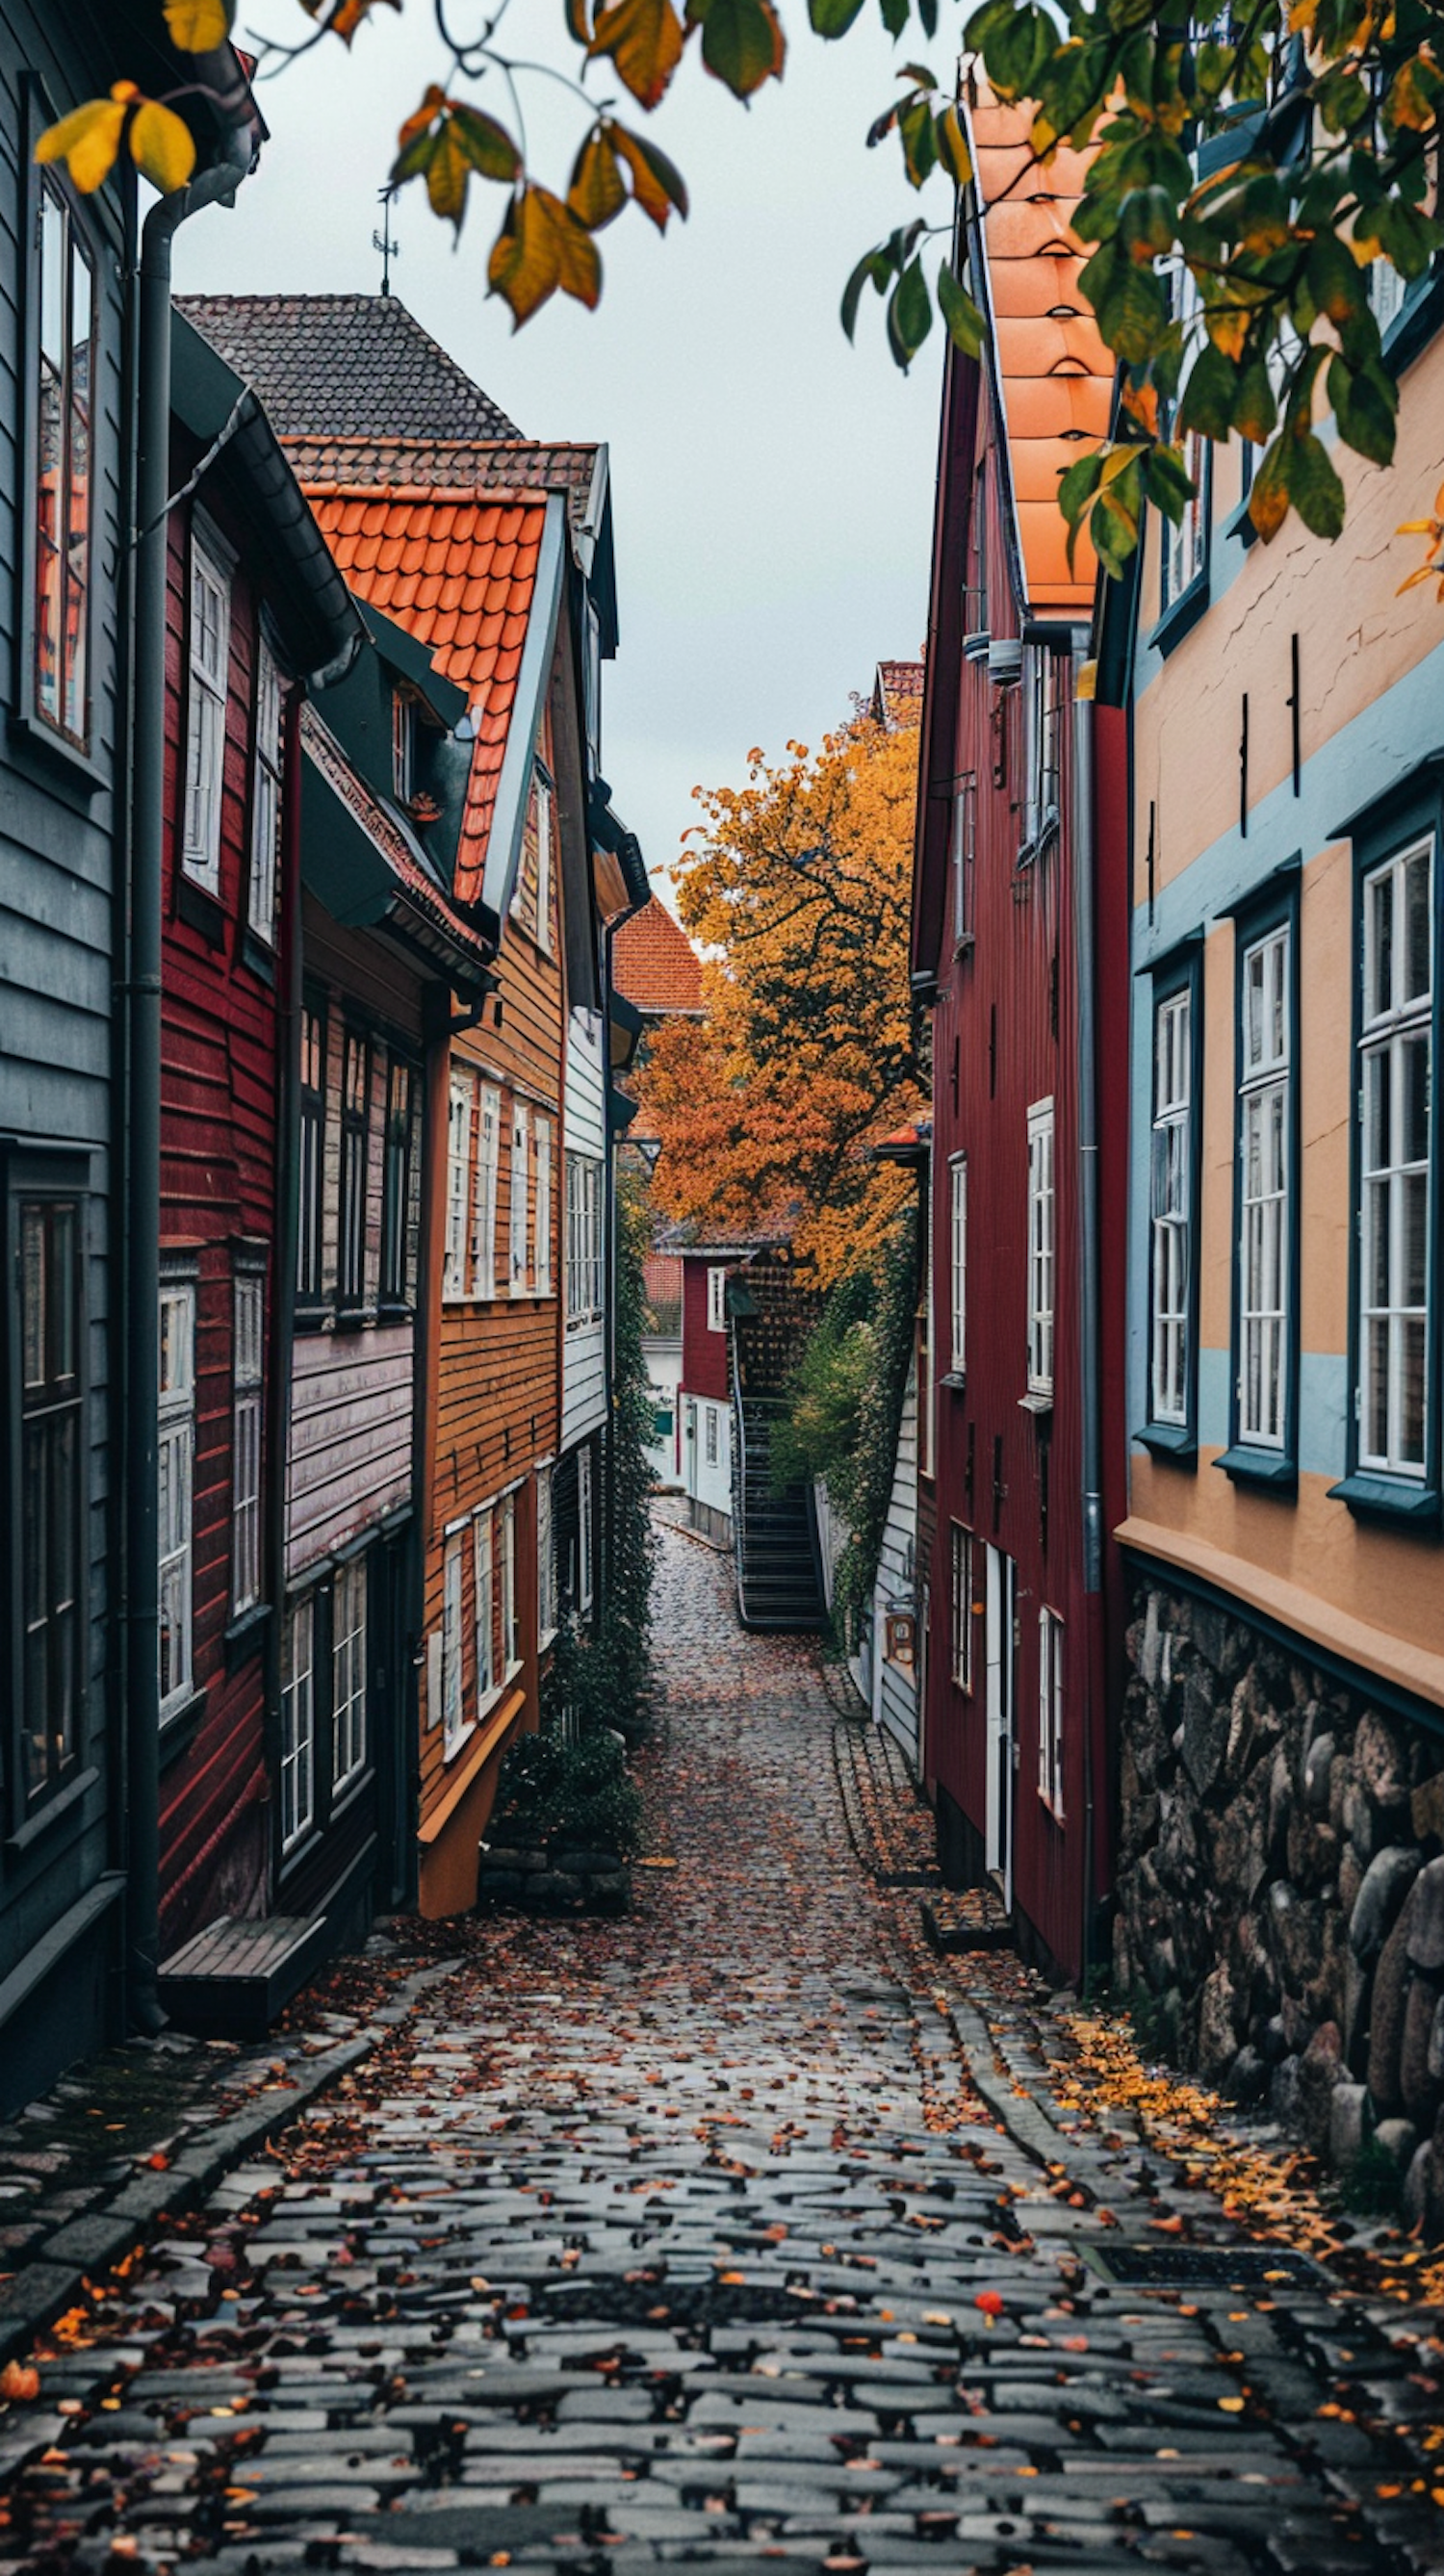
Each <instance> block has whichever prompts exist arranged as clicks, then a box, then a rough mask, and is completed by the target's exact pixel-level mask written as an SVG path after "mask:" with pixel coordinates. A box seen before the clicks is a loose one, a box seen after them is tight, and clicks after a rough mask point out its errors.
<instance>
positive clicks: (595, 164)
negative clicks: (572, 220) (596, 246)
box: [567, 127, 627, 233]
mask: <svg viewBox="0 0 1444 2576" xmlns="http://www.w3.org/2000/svg"><path fill="white" fill-rule="evenodd" d="M626 202H627V191H626V187H625V185H624V183H623V179H622V173H621V170H620V168H619V167H618V163H617V147H616V144H615V142H614V141H613V139H612V135H611V132H610V129H609V128H606V127H600V128H598V130H597V131H596V132H595V133H593V134H589V135H588V136H587V139H586V141H585V143H584V144H583V145H582V148H581V150H580V152H579V153H578V154H577V159H576V167H575V168H574V170H573V171H572V182H571V186H570V187H569V188H568V190H567V204H568V205H569V206H570V208H571V210H572V213H573V214H574V215H575V217H576V219H577V222H578V223H579V224H585V225H586V228H587V230H588V232H593V233H599V232H600V231H601V229H602V227H603V225H604V224H609V223H610V222H611V221H612V219H613V217H614V216H616V215H619V214H620V213H621V211H622V208H623V207H624V206H625V204H626Z"/></svg>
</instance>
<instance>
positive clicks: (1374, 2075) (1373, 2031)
mask: <svg viewBox="0 0 1444 2576" xmlns="http://www.w3.org/2000/svg"><path fill="white" fill-rule="evenodd" d="M1413 1905H1414V1891H1413V1888H1412V1887H1411V1888H1410V1890H1409V1893H1408V1895H1407V1896H1406V1897H1405V1899H1404V1906H1403V1911H1402V1912H1401V1914H1400V1916H1399V1919H1398V1922H1397V1923H1396V1924H1395V1926H1394V1929H1393V1931H1392V1932H1391V1933H1390V1935H1389V1937H1388V1940H1387V1941H1386V1942H1385V1944H1384V1947H1383V1950H1382V1951H1381V1953H1380V1956H1379V1965H1378V1968H1377V1969H1376V1971H1375V1974H1374V2002H1373V2010H1372V2012H1371V2013H1370V2016H1369V2091H1370V2092H1371V2093H1372V2094H1373V2097H1374V2107H1375V2109H1376V2111H1378V2112H1379V2113H1380V2114H1381V2115H1382V2116H1383V2117H1384V2118H1386V2119H1387V2118H1389V2117H1391V2116H1392V2115H1393V2114H1394V2113H1395V2112H1397V2111H1400V2110H1402V2108H1403V2102H1404V2096H1403V2091H1402V2088H1401V2084H1400V2074H1401V2070H1402V2062H1403V2053H1404V2014H1405V2010H1406V2008H1407V2004H1408V1993H1409V1953H1408V1946H1407V1945H1408V1939H1409V1921H1410V1916H1411V1913H1412V1911H1413Z"/></svg>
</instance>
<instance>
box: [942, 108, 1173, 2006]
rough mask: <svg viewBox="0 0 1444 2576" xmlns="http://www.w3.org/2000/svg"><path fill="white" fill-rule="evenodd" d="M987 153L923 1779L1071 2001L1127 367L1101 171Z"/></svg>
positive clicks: (1095, 1397)
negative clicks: (1096, 620)
mask: <svg viewBox="0 0 1444 2576" xmlns="http://www.w3.org/2000/svg"><path fill="white" fill-rule="evenodd" d="M972 127H973V146H974V173H975V176H974V180H973V182H972V184H971V185H970V186H969V188H968V189H967V190H966V191H964V194H963V198H962V201H961V205H960V212H959V236H958V253H959V256H960V257H962V258H965V259H966V262H967V266H968V271H969V275H970V277H971V279H972V282H973V291H974V293H975V295H977V297H978V299H979V301H980V302H981V304H982V305H983V307H984V309H985V311H986V312H987V314H988V317H989V320H990V323H991V334H990V341H989V346H988V350H987V352H986V354H985V356H984V357H983V358H982V359H980V360H973V359H969V358H966V357H964V356H963V355H962V353H961V352H960V351H959V350H957V349H956V348H953V349H950V350H949V353H948V357H947V361H946V367H945V375H944V392H943V418H942V434H941V453H940V462H939V478H938V505H937V515H936V521H935V530H934V555H933V573H932V596H931V602H930V608H929V623H928V639H927V653H926V665H927V676H926V688H925V697H924V708H923V724H922V737H921V754H920V762H921V766H920V777H919V797H918V833H917V852H916V870H915V881H914V897H913V928H912V939H913V951H912V972H913V980H914V988H915V990H916V992H917V993H918V995H919V997H920V999H921V1000H922V1001H923V1002H924V1003H925V1004H926V1005H927V1006H928V1007H929V1008H930V1010H931V1015H932V1018H931V1026H932V1068H933V1073H932V1079H933V1102H932V1116H933V1133H932V1218H931V1228H930V1234H931V1275H932V1361H931V1365H930V1368H929V1370H928V1378H929V1383H928V1384H927V1385H926V1386H925V1388H924V1390H923V1406H922V1416H923V1418H922V1423H921V1426H920V1427H921V1434H922V1438H921V1448H922V1461H921V1464H922V1469H923V1474H922V1480H921V1482H922V1494H923V1497H924V1498H925V1504H926V1510H925V1521H931V1523H932V1546H931V1561H930V1564H929V1566H928V1568H927V1590H928V1603H929V1635H928V1641H927V1654H926V1710H925V1721H924V1753H923V1761H924V1768H925V1771H926V1774H927V1776H928V1778H929V1781H930V1782H931V1784H932V1785H933V1790H934V1795H935V1799H936V1806H937V1815H938V1836H939V1845H940V1850H941V1853H942V1857H943V1861H944V1865H945V1868H946V1869H947V1870H948V1873H949V1875H950V1876H951V1877H952V1878H953V1879H954V1880H955V1882H956V1883H959V1884H968V1883H978V1884H982V1883H985V1882H987V1881H988V1880H989V1878H991V1879H992V1881H993V1882H994V1883H995V1884H996V1886H997V1887H998V1889H999V1891H1000V1893H1001V1895H1002V1897H1003V1899H1004V1901H1005V1903H1006V1904H1007V1905H1008V1906H1009V1907H1010V1908H1011V1910H1012V1913H1013V1916H1014V1919H1015V1921H1016V1924H1017V1929H1018V1936H1019V1940H1020V1943H1021V1944H1022V1946H1023V1947H1024V1948H1025V1950H1028V1951H1030V1952H1031V1953H1033V1954H1034V1955H1036V1956H1038V1957H1040V1958H1041V1959H1042V1960H1043V1961H1045V1962H1046V1963H1049V1964H1051V1965H1052V1966H1053V1967H1055V1968H1061V1969H1063V1970H1065V1971H1066V1972H1067V1973H1069V1974H1071V1975H1076V1974H1078V1973H1079V1972H1080V1971H1081V1970H1082V1969H1083V1967H1084V1966H1085V1964H1086V1962H1087V1960H1088V1959H1089V1957H1090V1956H1092V1955H1095V1953H1094V1949H1093V1944H1094V1941H1095V1930H1094V1923H1095V1917H1096V1914H1097V1909H1098V1907H1099V1904H1100V1901H1101V1900H1102V1898H1103V1897H1104V1895H1105V1893H1106V1891H1107V1885H1108V1868H1109V1854H1108V1841H1107V1835H1106V1831H1105V1826H1106V1821H1107V1817H1108V1811H1109V1797H1108V1784H1109V1770H1108V1741H1107V1727H1106V1707H1107V1695H1106V1679H1107V1669H1108V1665H1107V1656H1108V1649H1109V1637H1108V1633H1107V1627H1106V1614H1107V1610H1108V1606H1109V1604H1108V1594H1107V1591H1106V1589H1105V1572H1106V1561H1105V1544H1104V1537H1103V1530H1104V1524H1105V1521H1106V1519H1107V1517H1108V1506H1107V1504H1106V1501H1105V1497H1104V1485H1105V1480H1106V1475H1107V1472H1108V1443H1109V1441H1110V1439H1111V1440H1113V1442H1114V1444H1115V1449H1116V1442H1117V1430H1116V1423H1115V1419H1114V1412H1113V1408H1112V1407H1111V1406H1110V1402H1109V1395H1110V1386H1111V1381H1110V1378H1109V1374H1108V1359H1109V1340H1108V1333H1107V1331H1106V1330H1105V1328H1104V1326H1103V1324H1102V1323H1101V1322H1100V1292H1099V1245H1100V1238H1101V1239H1102V1241H1103V1242H1104V1243H1105V1244H1113V1243H1116V1242H1117V1240H1118V1239H1119V1236H1120V1234H1121V1226H1122V1198H1121V1186H1122V1171H1121V1159H1115V1156H1114V1154H1113V1152H1112V1151H1111V1150H1110V1148H1111V1146H1112V1144H1113V1141H1114V1140H1115V1139H1116V1137H1117V1136H1118V1134H1119V1132H1120V1126H1121V1119H1122V1114H1123V1108H1124V1104H1123V1100H1122V1098H1121V1093H1120V1088H1119V1086H1120V1065H1119V1055H1120V1051H1119V1049H1118V1048H1117V1047H1116V1046H1113V1047H1112V1048H1109V1047H1106V1046H1103V1045H1101V1044H1100V1043H1099V1026H1100V1012H1101V1011H1103V1010H1104V1008H1105V1007H1106V1006H1107V1005H1109V1004H1111V1005H1112V1006H1114V1007H1115V1008H1116V1006H1117V1003H1118V999H1119V993H1118V989H1117V988H1118V980H1119V976H1120V974H1121V973H1122V969H1121V965H1120V960H1121V959H1122V956H1123V953H1124V952H1123V948H1122V922H1121V914H1120V911H1119V905H1120V902H1121V890H1120V886H1119V884H1118V882H1117V860H1116V854H1115V844H1114V843H1113V842H1111V841H1110V842H1108V843H1107V844H1106V845H1105V844H1103V843H1102V842H1101V841H1100V837H1099V834H1098V832H1097V829H1096V813H1095V795H1094V784H1093V767H1094V763H1093V749H1092V739H1093V719H1092V712H1091V708H1090V706H1089V703H1088V664H1089V652H1090V643H1089V624H1090V619H1091V613H1092V602H1093V567H1092V565H1091V563H1085V561H1084V560H1083V558H1082V556H1081V555H1080V558H1079V562H1078V568H1077V570H1076V572H1070V569H1069V566H1068V563H1067V559H1066V554H1065V549H1064V537H1065V530H1064V527H1063V523H1062V520H1061V517H1060V516H1059V513H1058V509H1057V502H1056V483H1057V476H1058V473H1059V472H1060V470H1061V469H1062V468H1063V467H1064V466H1066V465H1067V464H1068V463H1069V462H1070V460H1071V459H1072V458H1073V457H1074V456H1075V455H1076V454H1077V453H1078V446H1079V442H1082V441H1086V440H1087V439H1089V438H1092V437H1096V436H1098V435H1099V434H1101V433H1102V432H1103V430H1104V429H1105V428H1106V425H1107V417H1108V406H1109V400H1110V389H1111V384H1112V367H1111V364H1110V363H1109V362H1108V360H1107V358H1106V355H1105V352H1104V350H1103V347H1102V344H1101V342H1100V340H1099V337H1098V334H1097V330H1096V328H1095V326H1094V324H1093V321H1092V319H1091V317H1090V316H1089V315H1088V314H1087V313H1086V311H1085V310H1084V308H1083V305H1082V299H1081V296H1080V294H1079V290H1078V272H1079V267H1080V264H1081V255H1080V252H1079V250H1078V247H1077V245H1076V243H1075V242H1074V240H1073V237H1072V235H1071V233H1070V231H1069V215H1070V211H1071V207H1072V204H1073V202H1074V201H1075V199H1076V195H1077V191H1078V187H1079V181H1080V171H1079V166H1078V163H1077V161H1076V159H1074V158H1073V157H1071V156H1070V155H1069V154H1068V153H1066V152H1060V153H1059V154H1058V155H1057V157H1056V159H1055V160H1054V162H1053V163H1052V164H1051V165H1050V168H1049V170H1048V172H1047V173H1046V174H1045V177H1044V180H1043V181H1042V182H1041V183H1040V186H1039V187H1038V188H1036V189H1033V188H1030V191H1029V194H1028V196H1027V198H1026V200H1024V201H1022V202H1018V201H1016V199H1015V198H1014V197H1013V196H1010V195H1009V194H1008V191H1009V189H1010V187H1011V186H1012V183H1013V180H1014V178H1015V175H1016V172H1017V169H1018V168H1019V166H1020V160H1021V157H1022V156H1023V155H1024V154H1025V153H1026V148H1027V142H1026V138H1027V117H1026V115H1024V114H1020V113H1018V112H1015V111H1011V110H1005V109H1002V108H1000V107H998V106H996V105H993V104H989V103H987V102H986V101H985V102H984V103H982V104H980V105H979V106H978V107H977V108H976V109H975V110H974V112H973V115H972ZM1040 281H1042V282H1043V283H1044V284H1045V285H1046V293H1047V302H1046V309H1040V304H1039V296H1040V292H1041V291H1042V288H1041V286H1040ZM1109 862H1111V866H1112V873H1111V874H1110V872H1109ZM1110 942H1111V946H1109V943H1110ZM1105 952H1106V954H1107V955H1108V956H1109V957H1110V958H1111V960H1112V966H1111V972H1112V975H1113V983H1112V984H1111V985H1100V983H1099V980H1098V968H1097V964H1096V960H1097V958H1098V957H1099V956H1100V955H1102V954H1104V953H1105ZM1123 981H1124V982H1125V983H1126V975H1124V976H1123ZM1125 1007H1126V1005H1125ZM929 1469H930V1470H931V1473H929V1472H928V1470H929Z"/></svg>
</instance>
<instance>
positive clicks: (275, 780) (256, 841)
mask: <svg viewBox="0 0 1444 2576" xmlns="http://www.w3.org/2000/svg"><path fill="white" fill-rule="evenodd" d="M281 723H282V717H281V674H280V669H279V667H278V665H277V661H276V657H275V654H274V653H273V652H272V651H271V648H270V645H269V644H268V643H267V642H266V639H265V636H264V635H259V636H258V637H257V639H256V731H255V740H254V742H253V744H252V746H251V871H250V880H249V883H248V885H247V889H246V920H247V922H248V923H249V925H250V927H251V929H252V930H253V931H254V932H255V934H256V937H257V938H258V939H263V940H264V941H265V943H266V946H267V947H268V948H271V947H274V945H275V940H276V875H277V868H278V863H279V855H280V846H281V761H282V731H281Z"/></svg>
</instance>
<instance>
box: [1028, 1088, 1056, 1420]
mask: <svg viewBox="0 0 1444 2576" xmlns="http://www.w3.org/2000/svg"><path fill="white" fill-rule="evenodd" d="M1055 1222H1056V1201H1055V1197H1054V1191H1053V1103H1052V1101H1051V1100H1038V1101H1035V1102H1034V1104H1033V1106H1032V1108H1031V1109H1030V1110H1029V1112H1028V1392H1029V1394H1030V1395H1048V1396H1050V1395H1051V1394H1052V1392H1053V1298H1054V1277H1055V1269H1056V1259H1055V1248H1054V1227H1055Z"/></svg>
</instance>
